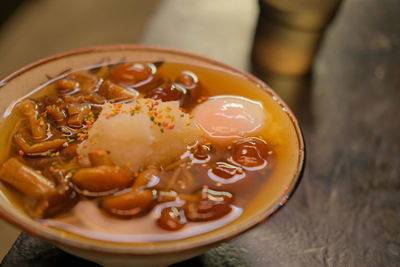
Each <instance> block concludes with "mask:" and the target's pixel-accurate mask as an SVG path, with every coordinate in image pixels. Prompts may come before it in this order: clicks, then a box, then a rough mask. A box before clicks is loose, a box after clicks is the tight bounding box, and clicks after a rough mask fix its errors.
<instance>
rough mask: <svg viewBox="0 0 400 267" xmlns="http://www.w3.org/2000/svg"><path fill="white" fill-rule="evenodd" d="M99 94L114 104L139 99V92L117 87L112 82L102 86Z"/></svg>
mask: <svg viewBox="0 0 400 267" xmlns="http://www.w3.org/2000/svg"><path fill="white" fill-rule="evenodd" d="M99 94H100V95H102V96H104V97H105V98H107V100H109V101H112V102H120V101H126V100H130V99H135V98H136V97H138V95H139V92H138V91H136V90H133V89H127V88H124V87H122V86H119V85H116V84H114V83H112V82H110V81H105V82H103V83H102V84H101V86H100V89H99Z"/></svg>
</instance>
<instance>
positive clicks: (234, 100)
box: [193, 96, 265, 141]
mask: <svg viewBox="0 0 400 267" xmlns="http://www.w3.org/2000/svg"><path fill="white" fill-rule="evenodd" d="M193 115H194V119H195V121H196V123H197V125H198V126H199V127H200V128H201V129H202V130H203V131H204V132H205V134H206V135H207V136H208V137H209V138H211V139H218V140H221V141H231V140H235V139H237V138H241V137H244V136H246V135H248V134H251V133H254V132H255V131H256V130H258V129H259V128H260V127H261V126H262V125H263V123H264V120H265V113H264V111H263V106H262V104H261V103H260V102H257V101H253V100H250V99H247V98H245V97H241V96H215V97H211V98H209V99H208V100H206V101H205V102H203V103H201V104H200V105H198V106H197V107H196V108H195V110H194V111H193Z"/></svg>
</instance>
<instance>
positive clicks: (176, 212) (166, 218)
mask: <svg viewBox="0 0 400 267" xmlns="http://www.w3.org/2000/svg"><path fill="white" fill-rule="evenodd" d="M186 223H187V220H186V217H185V212H184V211H183V209H181V208H178V207H168V208H165V209H163V210H162V211H161V216H160V218H158V219H157V224H158V226H160V227H161V228H163V229H165V230H168V231H177V230H179V229H181V228H182V227H183V226H185V224H186Z"/></svg>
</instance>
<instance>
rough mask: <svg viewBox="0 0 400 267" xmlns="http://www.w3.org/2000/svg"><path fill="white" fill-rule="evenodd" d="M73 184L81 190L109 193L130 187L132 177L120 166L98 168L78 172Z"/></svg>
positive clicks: (73, 178)
mask: <svg viewBox="0 0 400 267" xmlns="http://www.w3.org/2000/svg"><path fill="white" fill-rule="evenodd" d="M72 182H73V183H74V184H75V185H76V186H77V187H78V188H79V189H81V190H87V191H89V192H108V191H111V190H113V189H120V188H125V187H127V186H129V185H130V183H131V182H132V177H131V175H130V174H129V172H128V171H126V170H124V169H122V168H120V167H118V166H97V167H92V168H83V169H80V170H78V171H77V172H76V173H75V175H74V176H73V177H72Z"/></svg>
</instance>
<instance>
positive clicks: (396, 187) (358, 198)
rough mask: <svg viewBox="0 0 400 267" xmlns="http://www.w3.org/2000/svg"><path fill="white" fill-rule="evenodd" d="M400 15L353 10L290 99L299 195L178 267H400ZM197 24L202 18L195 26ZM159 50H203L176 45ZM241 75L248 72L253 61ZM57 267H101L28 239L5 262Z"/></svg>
mask: <svg viewBox="0 0 400 267" xmlns="http://www.w3.org/2000/svg"><path fill="white" fill-rule="evenodd" d="M164 8H166V7H164ZM160 12H161V11H160ZM399 14H400V1H398V0H380V1H377V0H375V1H373V0H347V1H346V0H345V1H344V3H343V5H342V6H341V8H340V10H339V12H338V14H337V17H336V19H335V21H334V23H333V24H332V25H331V27H330V28H329V30H328V31H327V33H326V36H325V38H324V40H323V42H322V44H321V49H320V52H319V54H318V57H317V59H316V63H315V65H314V67H313V71H312V76H311V78H310V81H309V83H308V84H307V83H305V84H303V85H302V86H299V87H298V88H300V89H296V90H297V91H296V90H295V89H293V91H292V92H289V93H288V92H287V91H286V92H285V96H286V98H287V100H288V102H289V104H290V105H291V106H292V107H293V109H294V111H295V113H296V114H297V115H298V117H299V120H300V122H301V125H302V128H303V130H304V135H305V139H306V144H307V166H306V171H305V174H304V177H303V180H302V182H301V183H300V186H299V187H298V189H297V191H296V193H295V194H294V196H293V197H292V199H291V200H290V201H289V202H288V203H287V205H286V206H285V207H284V208H283V209H281V210H280V211H279V212H278V213H277V214H275V215H274V216H272V217H271V218H270V219H269V220H267V221H266V222H265V223H264V224H262V225H260V226H258V227H257V228H255V229H253V230H251V231H249V232H247V233H246V234H244V235H242V236H240V237H238V238H237V239H235V240H232V241H230V242H227V243H223V244H221V246H219V247H217V248H214V249H212V250H210V251H208V252H206V253H205V254H203V255H201V256H199V257H196V258H193V259H191V260H189V261H186V262H182V263H179V264H176V265H175V266H187V265H192V266H400V18H399ZM156 15H157V16H160V17H162V14H156ZM161 20H162V19H161ZM154 23H155V24H157V22H154ZM169 23H172V25H173V23H174V21H173V19H172V22H169ZM178 23H179V21H176V25H178ZM196 23H197V24H196ZM198 23H201V17H194V18H192V19H191V20H190V21H188V25H189V26H190V25H193V24H196V25H198ZM209 23H210V24H212V23H211V22H209ZM189 26H187V27H189ZM183 27H184V26H183ZM157 29H158V28H157V25H153V26H151V27H150V28H149V32H148V33H147V34H145V36H144V37H143V40H142V42H143V43H148V42H153V41H154V40H155V39H154V38H155V37H154V36H158V38H161V37H160V35H158V34H157ZM158 30H159V29H158ZM253 30H254V28H245V29H238V34H237V35H236V36H234V37H232V40H229V42H232V45H233V48H232V49H236V50H235V51H234V52H235V53H236V54H232V49H231V50H229V49H224V48H223V45H224V44H223V42H221V43H220V46H217V47H218V48H216V49H217V51H220V53H221V54H219V56H220V59H221V58H222V60H225V62H228V61H229V58H231V57H236V58H248V54H249V49H250V47H249V45H243V42H241V40H247V41H245V42H247V43H251V39H249V36H251V34H252V31H253ZM182 32H183V33H184V32H185V29H183V30H182ZM210 32H211V33H208V34H211V35H212V34H214V35H218V32H212V30H210ZM200 37H201V36H200ZM163 38H164V39H163ZM194 38H195V37H194ZM216 38H217V37H216ZM245 38H246V39H245ZM235 40H236V41H237V42H241V46H238V45H236V46H235V44H234V43H233V41H235ZM154 42H155V44H159V45H165V44H167V45H169V46H175V44H176V47H178V48H183V49H185V48H187V49H186V50H193V49H195V48H196V44H194V43H195V42H192V41H188V42H186V43H185V42H183V43H181V42H180V43H178V40H175V41H171V40H170V39H168V36H165V37H162V38H161V39H157V40H156V41H154ZM174 42H175V43H174ZM225 45H227V44H225ZM199 46H200V44H199ZM207 49H208V48H207ZM224 51H225V52H224ZM214 52H215V51H214ZM224 53H225V54H224ZM204 54H205V53H204ZM228 63H229V62H228ZM235 65H236V67H239V68H243V69H247V68H248V67H247V66H248V62H247V61H243V62H242V61H238V62H236V63H235ZM267 83H268V81H267ZM276 89H277V91H279V89H280V88H276ZM56 265H57V266H96V264H94V263H89V262H87V261H84V260H81V259H78V258H76V257H73V256H71V255H69V254H67V253H65V252H63V251H61V250H59V249H57V248H55V247H53V246H51V245H49V244H47V243H45V242H43V241H41V240H39V239H37V238H35V237H32V236H29V235H27V234H22V235H21V236H20V237H19V238H18V240H17V242H16V243H15V244H14V246H13V248H12V249H11V250H10V252H9V253H8V255H7V256H6V257H5V259H4V261H3V262H2V266H56Z"/></svg>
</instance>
